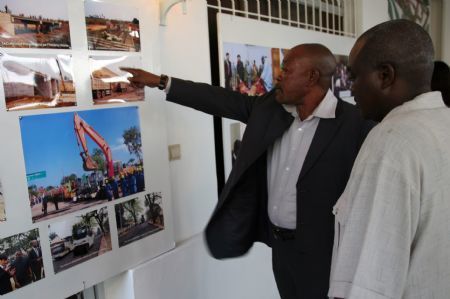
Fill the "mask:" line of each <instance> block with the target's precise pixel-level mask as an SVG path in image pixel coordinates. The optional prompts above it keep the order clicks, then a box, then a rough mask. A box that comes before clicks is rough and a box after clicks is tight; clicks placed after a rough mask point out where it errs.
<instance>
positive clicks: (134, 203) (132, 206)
mask: <svg viewBox="0 0 450 299" xmlns="http://www.w3.org/2000/svg"><path fill="white" fill-rule="evenodd" d="M123 208H124V209H125V210H126V211H127V212H128V213H129V214H130V216H131V217H132V220H133V222H134V226H136V225H138V216H139V214H140V213H142V211H143V208H142V206H141V204H140V203H139V201H138V200H137V199H136V198H134V199H132V200H129V201H127V202H124V203H123Z"/></svg>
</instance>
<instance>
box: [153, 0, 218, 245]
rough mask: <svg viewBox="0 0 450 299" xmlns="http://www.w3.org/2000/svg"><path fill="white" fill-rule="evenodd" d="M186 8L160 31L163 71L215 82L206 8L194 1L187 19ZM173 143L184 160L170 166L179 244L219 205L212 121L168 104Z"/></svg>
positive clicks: (176, 12) (174, 10)
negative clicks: (212, 73)
mask: <svg viewBox="0 0 450 299" xmlns="http://www.w3.org/2000/svg"><path fill="white" fill-rule="evenodd" d="M181 8H182V6H181V4H178V5H176V6H175V7H174V8H172V10H171V11H170V12H169V14H168V18H167V26H165V27H160V33H161V42H160V47H161V49H163V50H162V51H161V72H163V73H165V74H168V75H170V76H175V77H179V78H183V79H189V80H193V81H200V82H207V83H210V82H211V76H210V74H211V68H210V65H211V64H210V61H209V38H208V20H207V14H206V13H207V11H206V4H205V3H204V1H198V0H197V1H189V2H188V4H187V14H183V13H182V9H181ZM166 108H167V110H166V111H167V122H168V124H167V126H168V140H169V144H180V145H181V160H175V161H172V162H171V163H170V175H171V185H172V199H173V205H174V209H173V212H174V222H175V223H174V227H175V240H176V241H181V240H185V239H187V238H189V237H192V236H193V235H195V234H197V233H199V232H201V231H202V230H203V228H204V227H205V225H206V223H207V221H208V219H209V217H210V215H211V213H212V210H213V208H214V206H215V204H216V202H217V198H218V196H217V179H216V167H215V155H214V126H213V118H212V116H209V115H206V114H204V113H201V112H198V111H195V110H193V109H190V108H185V107H182V106H180V105H177V104H173V103H167V105H166Z"/></svg>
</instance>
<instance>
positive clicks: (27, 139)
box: [20, 107, 144, 221]
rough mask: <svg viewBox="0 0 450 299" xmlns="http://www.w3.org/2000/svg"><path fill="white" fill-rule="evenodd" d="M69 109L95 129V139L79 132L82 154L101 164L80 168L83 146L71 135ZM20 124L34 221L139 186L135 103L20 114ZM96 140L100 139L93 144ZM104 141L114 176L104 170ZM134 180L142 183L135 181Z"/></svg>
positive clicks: (137, 119) (127, 192)
mask: <svg viewBox="0 0 450 299" xmlns="http://www.w3.org/2000/svg"><path fill="white" fill-rule="evenodd" d="M75 113H76V114H78V116H79V117H80V118H81V120H82V121H83V122H84V124H85V125H86V126H90V128H91V129H92V130H93V131H94V132H95V135H96V136H94V138H96V139H97V142H94V140H93V138H92V136H90V135H89V134H88V133H87V132H86V133H85V134H83V135H84V138H85V140H86V146H87V149H88V154H89V155H90V156H92V157H94V156H95V154H94V153H95V152H96V151H97V156H98V159H101V160H103V162H102V163H103V164H104V165H105V166H104V167H103V169H95V170H92V169H91V170H90V171H86V170H85V169H84V168H83V159H82V157H81V153H82V152H84V150H83V147H82V145H81V144H79V141H78V138H77V134H76V129H75V125H74V116H75ZM20 129H21V134H22V146H23V154H24V159H25V168H26V174H27V181H28V193H29V196H30V206H31V207H32V214H33V220H35V221H36V220H37V219H38V218H39V219H40V218H41V217H44V216H45V217H44V218H45V219H42V220H46V219H48V218H52V216H51V215H53V216H56V215H59V214H66V213H67V212H69V211H72V210H79V209H83V208H87V207H89V206H92V205H94V204H100V203H101V202H102V201H103V200H105V199H108V200H112V199H117V198H119V197H123V196H127V195H130V194H133V193H137V192H139V191H142V189H143V188H144V187H143V165H142V153H141V146H142V145H141V138H140V124H139V111H138V107H124V108H112V109H97V110H86V111H77V112H66V113H56V114H43V115H32V116H23V117H21V118H20ZM126 132H133V133H134V135H133V136H134V137H132V138H131V139H130V137H127V136H129V135H125V133H126ZM124 138H127V140H128V141H126V140H125V139H124ZM102 139H103V140H104V144H102V143H100V144H99V143H98V142H99V140H102ZM130 140H131V141H130ZM105 145H107V146H109V148H110V150H111V156H112V159H111V160H112V161H110V162H109V163H111V162H112V163H114V175H111V173H108V172H107V171H106V169H108V165H109V164H108V158H107V157H106V155H105V154H104V152H103V151H102V150H101V148H100V146H105ZM131 148H132V149H131ZM94 160H95V159H94ZM94 174H95V179H94V180H92V177H93V175H94ZM81 179H83V181H81ZM127 179H129V180H127ZM121 180H122V181H124V180H125V182H122V183H121V182H120V181H121ZM136 181H137V184H138V188H137V187H136ZM139 182H142V183H141V184H140V185H139ZM139 186H141V187H139ZM88 195H89V196H88ZM81 199H83V201H82V200H81ZM52 208H54V209H53V211H52ZM43 214H45V215H43Z"/></svg>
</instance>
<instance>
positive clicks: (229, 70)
mask: <svg viewBox="0 0 450 299" xmlns="http://www.w3.org/2000/svg"><path fill="white" fill-rule="evenodd" d="M284 53H285V50H284V49H279V48H268V47H261V46H254V45H247V44H237V43H224V44H223V55H224V58H223V64H224V70H223V72H224V74H223V75H224V76H223V78H224V81H223V82H222V86H224V87H225V88H226V89H229V90H234V91H238V92H240V93H243V94H248V95H263V94H265V93H266V92H268V91H270V90H271V89H272V88H273V86H274V84H275V83H276V78H277V77H278V75H279V74H280V72H281V62H282V61H283V57H284Z"/></svg>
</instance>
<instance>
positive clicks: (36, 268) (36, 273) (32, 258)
mask: <svg viewBox="0 0 450 299" xmlns="http://www.w3.org/2000/svg"><path fill="white" fill-rule="evenodd" d="M28 259H29V262H30V266H31V272H33V281H37V280H40V279H41V277H42V251H41V247H40V246H39V244H38V241H37V240H32V241H31V249H30V250H29V251H28Z"/></svg>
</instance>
